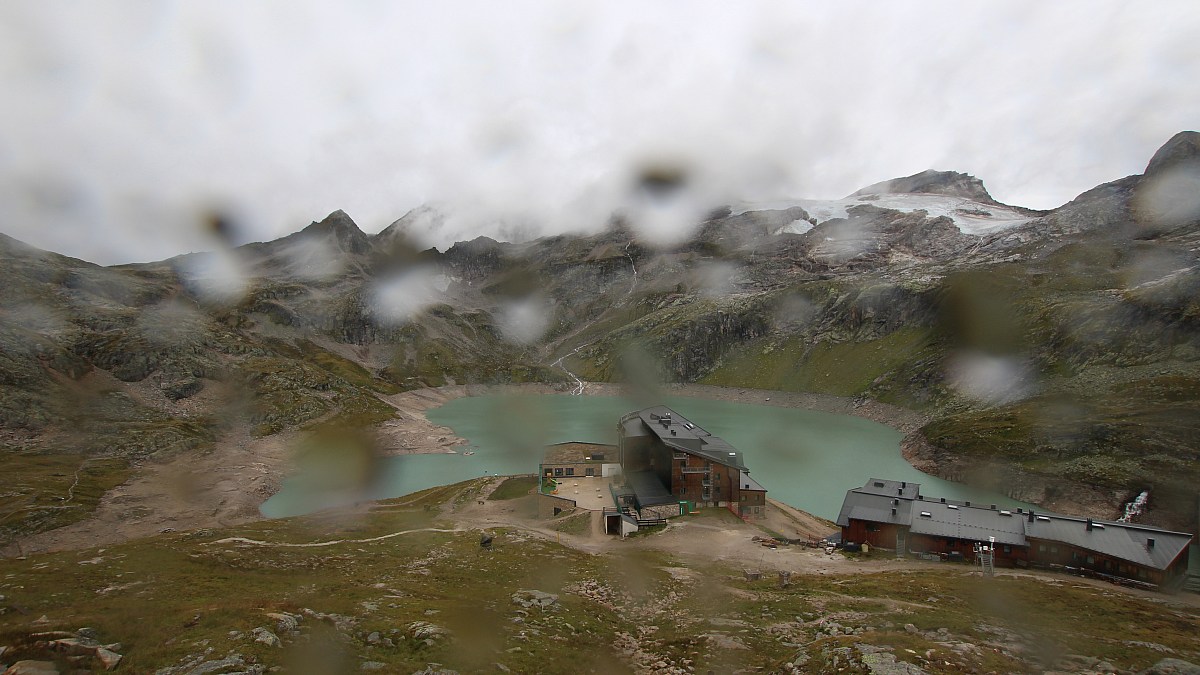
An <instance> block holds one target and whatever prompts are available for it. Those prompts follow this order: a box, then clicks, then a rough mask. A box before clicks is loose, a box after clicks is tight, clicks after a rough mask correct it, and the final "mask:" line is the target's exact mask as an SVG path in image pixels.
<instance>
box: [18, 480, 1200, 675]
mask: <svg viewBox="0 0 1200 675" xmlns="http://www.w3.org/2000/svg"><path fill="white" fill-rule="evenodd" d="M477 488H478V481H476V482H474V483H468V484H466V485H465V486H464V485H462V484H460V485H458V486H448V487H444V488H436V489H433V490H429V491H426V492H424V493H418V494H417V495H413V496H410V497H408V498H403V499H400V500H393V501H392V502H388V503H385V504H383V505H381V506H380V507H378V508H376V510H374V511H373V512H372V513H370V514H369V515H366V516H363V517H356V518H350V517H342V518H334V517H330V516H324V517H309V518H296V519H286V520H278V521H268V522H263V523H257V524H254V525H251V526H246V527H239V528H234V529H231V530H224V531H208V530H201V531H197V532H193V533H174V534H169V535H161V536H157V537H153V538H150V539H146V540H142V541H136V542H131V543H128V544H124V545H120V546H116V547H112V548H108V549H104V550H88V551H77V552H67V553H58V554H49V555H40V556H35V557H32V558H30V559H28V560H4V561H0V595H4V596H5V600H3V601H2V602H0V607H3V609H2V610H0V644H4V645H10V646H12V647H14V648H15V652H14V653H10V654H8V655H6V657H5V658H6V659H7V660H15V659H18V658H26V657H55V655H52V654H46V653H45V652H44V650H39V648H37V647H36V645H35V644H34V642H35V641H34V640H32V639H30V638H29V637H28V635H29V633H30V632H32V631H35V630H55V629H64V630H74V629H76V628H78V627H80V626H85V625H86V626H91V627H93V628H95V629H96V631H97V632H98V634H99V637H100V639H101V640H102V641H103V642H121V643H122V647H121V648H120V651H121V652H122V653H123V654H125V657H126V660H125V662H124V663H123V664H122V666H121V668H122V670H123V671H128V672H150V671H153V670H154V669H156V668H159V667H162V666H164V665H171V664H175V663H179V662H180V661H182V660H186V659H188V658H189V657H191V656H193V655H201V654H203V653H204V650H205V648H206V647H211V648H212V649H213V651H212V653H211V655H209V656H208V657H207V658H210V659H217V658H221V657H223V656H225V655H226V654H227V653H229V652H233V651H236V652H238V653H240V654H242V655H243V656H247V657H250V658H253V659H255V660H256V661H257V662H259V663H261V664H263V665H264V666H266V667H270V666H274V665H289V664H291V665H293V666H296V665H297V664H298V663H301V662H307V664H308V665H309V666H311V665H312V664H313V663H315V661H313V659H317V658H320V659H324V661H323V663H322V668H325V669H326V672H350V671H355V670H357V669H358V664H359V663H361V662H363V661H368V660H371V661H380V662H383V663H386V664H388V670H389V672H413V671H415V670H418V669H421V668H423V667H425V665H426V664H427V663H430V662H436V663H441V664H444V665H445V667H448V668H453V669H456V670H459V671H460V672H482V671H486V670H492V669H495V665H494V664H495V663H503V664H505V665H506V666H507V667H508V668H510V669H512V670H513V671H514V672H544V673H579V672H589V671H593V672H603V673H610V672H627V671H628V669H629V668H628V664H629V662H630V659H629V658H628V657H622V656H621V655H620V654H619V652H620V646H630V645H631V644H632V643H633V642H636V643H637V645H636V647H637V648H638V649H640V650H642V651H643V652H645V655H643V656H642V657H640V658H641V659H642V660H643V662H645V663H652V662H656V661H658V660H666V661H670V662H672V663H674V664H675V665H683V664H684V663H685V660H688V661H690V662H691V663H693V664H694V665H695V666H696V667H697V668H698V669H701V670H703V669H705V668H708V669H713V670H717V671H729V670H733V669H737V668H765V669H767V670H772V671H773V670H775V669H777V668H779V667H780V666H781V665H782V664H783V663H785V662H787V661H790V660H792V659H795V658H796V657H797V656H798V655H800V654H804V655H806V656H807V657H808V659H809V661H808V665H807V666H806V669H807V671H808V672H822V671H824V670H825V669H826V668H827V667H828V666H829V665H830V663H831V661H832V658H833V657H834V656H835V655H836V656H838V658H839V659H840V660H841V663H842V665H846V659H845V656H844V652H838V651H836V650H838V649H839V648H842V647H844V646H848V645H853V644H855V643H865V644H871V645H878V646H883V647H887V648H890V649H892V650H893V652H894V654H895V655H896V656H897V657H898V658H900V659H901V660H906V661H911V662H914V663H918V664H919V665H921V666H922V667H923V668H925V669H926V670H927V671H929V672H934V673H938V672H962V671H963V670H964V669H967V668H981V667H982V668H984V669H988V670H1000V671H1004V672H1012V671H1023V670H1028V669H1030V668H1031V667H1032V665H1031V664H1033V663H1035V661H1036V662H1038V663H1042V664H1047V663H1049V662H1050V661H1052V660H1053V657H1054V656H1056V655H1060V654H1064V653H1068V652H1071V653H1083V654H1086V655H1090V656H1095V657H1099V658H1103V659H1106V660H1108V661H1110V662H1112V663H1114V664H1116V665H1117V666H1119V667H1125V668H1140V667H1145V666H1146V665H1148V664H1150V663H1153V662H1155V661H1157V660H1158V659H1159V658H1161V656H1162V654H1161V653H1160V652H1159V651H1156V650H1155V649H1154V648H1153V647H1152V646H1146V645H1139V644H1135V643H1136V642H1144V643H1153V644H1157V645H1162V646H1164V647H1166V648H1169V649H1173V650H1176V653H1177V655H1179V656H1181V657H1182V658H1191V659H1193V660H1195V659H1197V658H1200V651H1198V650H1197V647H1196V644H1195V642H1194V636H1195V635H1196V633H1197V631H1200V616H1198V615H1197V613H1196V612H1195V611H1192V610H1183V609H1178V608H1174V607H1166V606H1163V605H1162V604H1160V603H1157V602H1150V601H1146V600H1141V599H1138V598H1137V597H1134V596H1129V595H1126V594H1124V593H1121V592H1117V591H1110V590H1107V589H1104V588H1095V587H1090V586H1082V585H1079V584H1077V583H1075V582H1073V581H1072V580H1071V579H1070V578H1068V577H1057V578H1053V579H1051V580H1050V581H1045V580H1036V579H1033V578H997V579H993V580H981V579H979V578H978V577H976V576H974V575H972V574H969V573H968V570H969V568H963V567H956V566H946V565H942V566H933V567H930V568H929V569H928V570H927V571H926V570H918V571H899V570H898V571H894V572H884V573H880V574H872V575H855V576H849V577H825V576H812V577H807V576H806V577H793V583H792V584H791V586H789V587H788V588H784V589H780V588H778V587H777V585H776V583H775V580H774V579H773V578H764V579H762V580H759V581H746V580H744V579H743V578H742V576H741V575H740V572H739V571H738V570H731V569H727V568H724V567H722V566H721V565H719V564H717V563H707V562H694V561H693V562H687V561H682V560H678V559H674V558H672V557H671V556H668V555H666V554H662V553H655V552H644V551H634V550H624V551H622V550H620V549H618V550H617V551H616V552H615V553H612V554H608V555H603V556H590V555H586V554H583V553H580V552H578V551H575V550H572V549H569V548H565V547H563V546H559V545H557V544H555V543H553V542H551V541H547V540H543V539H539V538H536V537H529V536H527V535H524V534H522V533H520V532H518V531H511V530H508V531H505V530H500V531H497V533H496V534H497V537H496V540H495V545H494V550H492V551H490V552H487V551H483V550H481V549H480V547H479V532H478V531H463V532H436V531H414V530H421V529H422V528H429V527H439V526H440V527H443V528H444V527H446V526H445V525H444V524H442V523H440V522H439V517H438V514H439V508H440V505H442V504H449V505H453V504H454V503H455V502H456V500H457V499H458V498H459V497H460V496H461V495H460V493H464V494H465V493H471V494H475V493H474V492H471V490H472V489H475V490H476V491H477ZM464 490H465V492H464ZM468 496H470V495H468ZM395 532H408V533H407V534H401V535H399V536H393V537H389V538H387V539H382V540H379V541H374V542H366V541H362V542H358V541H348V542H345V543H340V544H334V545H331V546H322V547H308V548H282V547H263V546H254V545H244V544H238V543H236V542H229V541H222V540H223V539H225V538H227V537H230V536H242V537H247V538H249V539H260V540H270V541H273V542H291V543H306V542H324V541H332V540H339V539H360V540H361V539H369V538H372V537H379V536H382V535H386V534H390V533H395ZM651 536H653V535H651ZM785 555H786V554H785ZM680 569H682V570H683V574H682V575H680V573H679V570H680ZM581 584H583V585H584V586H586V587H587V589H586V590H585V589H584V588H583V587H582V586H581ZM519 589H537V590H541V591H545V592H551V593H556V594H558V595H559V602H560V605H561V606H560V608H559V609H557V610H551V611H545V612H543V611H541V610H537V609H532V610H525V611H519V610H520V608H519V607H518V606H516V605H514V604H513V603H512V602H511V599H510V597H511V595H512V594H513V593H514V592H516V591H517V590H519ZM306 608H307V609H311V610H314V611H316V612H323V613H327V614H338V615H342V616H343V617H345V620H344V623H343V626H342V628H341V629H337V628H335V627H334V626H332V625H330V624H329V623H328V622H323V621H321V620H319V619H316V618H311V617H305V618H303V619H302V621H301V624H300V625H301V627H302V631H301V633H302V635H301V636H299V637H293V636H289V635H283V636H281V637H284V640H285V647H283V648H276V647H268V646H266V645H262V644H257V643H254V642H253V641H252V640H250V639H249V638H248V637H245V636H246V634H247V633H248V632H249V631H251V630H252V629H254V628H256V627H259V626H264V627H267V628H268V629H272V630H273V629H274V626H275V621H274V620H273V619H270V618H268V617H266V616H265V613H267V612H279V611H283V612H291V613H300V612H301V611H302V610H303V609H306ZM42 615H45V616H46V621H45V622H40V623H38V624H37V625H36V626H35V625H34V624H33V623H32V622H33V621H34V620H35V619H37V618H38V617H40V616H42ZM518 619H519V620H518ZM415 621H428V622H431V623H434V624H437V625H439V626H441V627H444V628H448V629H449V630H451V631H452V632H453V636H452V637H451V638H449V639H447V640H442V641H437V642H435V644H433V645H432V646H427V645H425V644H424V643H422V642H420V641H417V640H414V639H411V638H409V637H406V635H405V632H406V630H407V627H408V626H409V625H410V624H411V623H412V622H415ZM908 623H911V624H913V625H914V626H915V627H916V628H917V629H918V630H919V632H917V633H911V632H908V631H905V630H904V624H908ZM834 624H837V625H838V626H839V627H840V628H839V630H838V632H837V634H836V635H835V634H832V632H831V631H830V626H832V625H834ZM856 629H857V634H854V635H846V632H847V630H849V631H850V632H854V631H855V630H856ZM938 629H944V630H945V631H946V633H944V634H938V633H936V631H937V630H938ZM230 631H238V632H239V633H240V634H241V636H233V637H231V634H230ZM376 631H377V632H379V633H380V634H381V636H383V637H388V639H390V640H392V641H393V642H394V644H395V646H393V647H385V646H379V645H376V646H369V645H368V642H367V638H368V637H369V636H370V633H372V632H376ZM393 631H398V632H393ZM714 636H716V637H714ZM730 640H736V641H737V642H739V643H741V644H742V645H744V646H745V647H747V648H748V649H740V648H730V647H728V646H721V642H723V641H724V642H726V643H728V641H730ZM948 642H951V643H952V642H967V643H971V644H973V645H976V647H975V648H973V649H971V650H968V651H967V652H966V653H962V654H960V653H958V652H956V651H954V650H952V649H949V648H947V647H946V646H945V643H948ZM799 644H803V645H805V646H804V647H797V646H794V645H799ZM909 650H911V651H909ZM57 658H61V655H57ZM633 658H634V659H637V658H639V657H636V656H635V657H633ZM860 660H861V659H860ZM850 667H851V668H852V670H856V671H857V670H861V666H860V665H854V664H853V663H852V664H851V665H850Z"/></svg>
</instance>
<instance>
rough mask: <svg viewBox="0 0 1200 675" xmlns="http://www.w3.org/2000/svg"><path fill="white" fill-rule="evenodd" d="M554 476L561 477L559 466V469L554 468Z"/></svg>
mask: <svg viewBox="0 0 1200 675" xmlns="http://www.w3.org/2000/svg"><path fill="white" fill-rule="evenodd" d="M554 475H555V476H561V475H562V467H561V466H559V467H555V468H554Z"/></svg>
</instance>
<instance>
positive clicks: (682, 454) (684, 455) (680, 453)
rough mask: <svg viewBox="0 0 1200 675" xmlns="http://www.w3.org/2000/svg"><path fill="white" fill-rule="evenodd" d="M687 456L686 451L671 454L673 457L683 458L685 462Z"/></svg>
mask: <svg viewBox="0 0 1200 675" xmlns="http://www.w3.org/2000/svg"><path fill="white" fill-rule="evenodd" d="M687 458H688V456H687V453H686V452H677V453H675V454H674V455H671V459H682V460H683V461H685V462H686V461H687Z"/></svg>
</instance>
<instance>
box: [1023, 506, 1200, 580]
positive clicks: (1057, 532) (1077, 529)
mask: <svg viewBox="0 0 1200 675" xmlns="http://www.w3.org/2000/svg"><path fill="white" fill-rule="evenodd" d="M1039 516H1040V517H1035V518H1034V521H1033V522H1032V523H1030V522H1026V523H1025V536H1027V537H1030V538H1033V539H1045V540H1047V541H1057V542H1061V543H1064V544H1068V545H1070V546H1077V547H1079V548H1086V549H1089V550H1092V551H1096V552H1097V553H1103V554H1105V555H1110V556H1112V557H1114V558H1120V559H1121V560H1127V561H1129V562H1132V563H1136V564H1138V565H1145V566H1146V567H1153V568H1154V569H1160V570H1162V569H1166V568H1167V567H1169V566H1170V564H1171V563H1172V562H1173V561H1174V560H1175V558H1177V557H1178V556H1179V554H1180V553H1182V552H1184V551H1186V549H1187V547H1188V544H1189V543H1191V541H1192V535H1190V534H1185V533H1183V532H1171V531H1170V530H1160V529H1158V528H1156V527H1146V526H1144V525H1134V524H1132V523H1118V522H1111V521H1107V520H1097V521H1093V528H1092V530H1091V531H1090V532H1089V531H1088V529H1087V519H1086V518H1074V517H1069V516H1057V515H1052V514H1046V515H1041V514H1039ZM1044 518H1048V519H1049V520H1043V519H1044ZM1097 524H1098V525H1100V527H1095V525H1097ZM1150 539H1153V540H1154V547H1153V548H1148V547H1147V545H1146V543H1147V541H1148V540H1150Z"/></svg>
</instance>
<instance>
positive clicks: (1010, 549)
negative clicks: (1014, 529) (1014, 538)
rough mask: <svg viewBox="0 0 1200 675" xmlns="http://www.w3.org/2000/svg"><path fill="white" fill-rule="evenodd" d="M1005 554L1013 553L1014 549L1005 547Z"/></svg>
mask: <svg viewBox="0 0 1200 675" xmlns="http://www.w3.org/2000/svg"><path fill="white" fill-rule="evenodd" d="M1004 552H1005V553H1012V547H1011V546H1005V547H1004Z"/></svg>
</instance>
